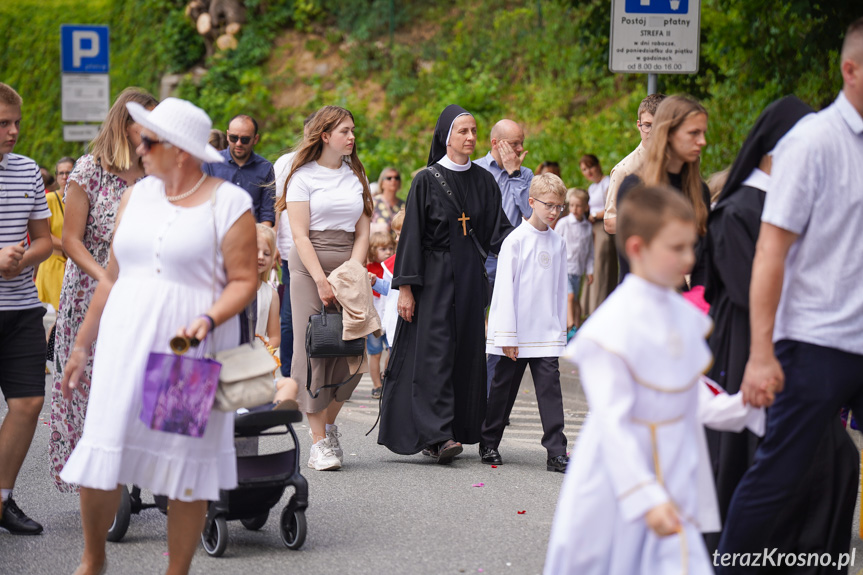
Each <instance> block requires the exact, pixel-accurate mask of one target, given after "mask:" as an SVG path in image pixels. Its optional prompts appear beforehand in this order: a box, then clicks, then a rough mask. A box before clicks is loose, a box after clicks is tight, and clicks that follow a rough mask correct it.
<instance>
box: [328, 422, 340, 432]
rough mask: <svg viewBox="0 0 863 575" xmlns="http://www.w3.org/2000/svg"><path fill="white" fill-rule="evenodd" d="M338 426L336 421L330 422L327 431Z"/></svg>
mask: <svg viewBox="0 0 863 575" xmlns="http://www.w3.org/2000/svg"><path fill="white" fill-rule="evenodd" d="M336 427H338V426H337V425H336V424H335V423H333V424H330V423H328V424H327V433H329V432H330V431H331V430H333V429H335V428H336Z"/></svg>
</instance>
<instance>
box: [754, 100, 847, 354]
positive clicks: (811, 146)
mask: <svg viewBox="0 0 863 575" xmlns="http://www.w3.org/2000/svg"><path fill="white" fill-rule="evenodd" d="M861 182H863V118H861V115H860V113H859V112H858V111H857V110H856V109H855V108H854V107H853V106H852V105H851V103H850V102H849V101H848V100H847V98H846V97H845V95H844V94H840V95H839V97H838V98H836V101H835V102H834V103H833V104H832V105H830V106H829V107H827V108H825V109H824V110H822V111H821V112H819V113H818V114H812V115H809V116H806V117H805V118H804V119H802V120H801V121H800V122H798V123H797V125H796V126H794V128H792V129H791V131H790V132H788V133H787V134H786V135H785V137H783V138H782V139H781V140H780V141H779V144H777V146H776V149H775V151H774V153H773V169H772V171H771V176H770V184H769V189H768V190H767V198H766V200H765V203H764V212H763V213H762V215H761V220H762V221H764V222H767V223H769V224H772V225H774V226H777V227H779V228H782V229H784V230H788V231H790V232H794V233H795V234H799V237H798V238H797V241H796V242H794V244H793V245H792V246H791V249H790V250H789V252H788V256H787V258H786V260H785V278H784V281H783V284H782V298H781V299H780V301H779V308H778V309H777V311H776V325H775V328H774V331H773V340H774V341H779V340H781V339H791V340H795V341H801V342H806V343H812V344H815V345H820V346H824V347H830V348H834V349H839V350H842V351H846V352H850V353H855V354H863V290H861V289H860V278H863V258H861V257H860V230H861V229H863V185H861Z"/></svg>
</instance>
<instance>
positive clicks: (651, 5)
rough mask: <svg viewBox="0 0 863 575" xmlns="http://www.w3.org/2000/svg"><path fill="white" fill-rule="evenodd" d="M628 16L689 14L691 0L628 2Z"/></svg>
mask: <svg viewBox="0 0 863 575" xmlns="http://www.w3.org/2000/svg"><path fill="white" fill-rule="evenodd" d="M626 12H627V14H688V13H689V0H626Z"/></svg>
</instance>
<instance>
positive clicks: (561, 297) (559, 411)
mask: <svg viewBox="0 0 863 575" xmlns="http://www.w3.org/2000/svg"><path fill="white" fill-rule="evenodd" d="M565 197H566V186H565V185H564V184H563V181H562V180H561V179H560V178H559V177H557V176H555V175H554V174H550V173H548V174H542V175H540V176H534V178H533V181H532V182H531V184H530V198H529V199H528V202H529V203H530V207H531V209H532V210H533V213H532V214H531V216H530V219H528V220H527V224H526V225H522V226H519V227H517V228H516V229H515V231H513V232H512V233H510V234H509V236H507V238H506V239H505V240H504V242H503V245H502V246H501V249H500V254H499V255H498V262H497V278H496V280H495V287H494V295H493V296H492V299H491V309H490V311H489V316H488V336H487V339H486V353H488V354H490V355H499V356H506V357H501V358H500V361H498V362H497V365H496V366H495V369H494V373H493V374H492V378H491V386H490V389H489V394H488V406H487V408H486V416H485V422H484V423H483V426H482V435H481V441H480V444H479V454H480V457H481V458H482V462H483V463H488V464H493V465H500V464H501V463H502V462H503V461H502V458H501V456H500V453H499V452H498V447H499V445H500V440H501V438H502V437H503V431H504V428H505V427H506V422H507V420H508V419H509V414H510V412H511V411H512V406H513V404H514V403H515V398H516V396H517V395H518V388H519V385H520V384H521V379H522V377H523V376H524V370H525V369H526V368H527V366H528V365H530V373H531V376H532V377H533V384H534V388H535V390H536V402H537V405H538V406H539V416H540V419H541V420H542V431H543V435H542V446H543V447H545V449H546V451H548V460H547V462H546V469H548V470H549V471H559V472H564V471H566V464H567V462H568V461H569V460H568V458H567V456H566V436H565V435H564V434H563V398H562V397H561V393H560V371H559V369H558V360H557V358H558V357H559V356H560V354H561V353H562V352H563V350H564V347H565V345H566V281H567V280H566V246H565V245H564V241H563V238H562V237H560V236H559V235H558V234H556V233H554V230H552V229H551V225H552V224H554V222H555V220H556V219H557V216H558V215H560V212H561V211H562V210H563V208H564V201H565Z"/></svg>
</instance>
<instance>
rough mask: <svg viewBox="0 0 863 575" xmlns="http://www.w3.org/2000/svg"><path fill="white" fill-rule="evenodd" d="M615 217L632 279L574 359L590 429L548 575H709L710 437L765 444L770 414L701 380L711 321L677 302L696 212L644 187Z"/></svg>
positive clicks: (567, 493)
mask: <svg viewBox="0 0 863 575" xmlns="http://www.w3.org/2000/svg"><path fill="white" fill-rule="evenodd" d="M618 207H619V210H618V218H617V235H616V237H615V240H616V241H617V247H618V250H620V252H621V253H625V254H626V257H627V259H628V260H629V262H630V264H631V270H632V273H630V274H629V275H627V277H626V279H625V280H624V281H623V282H622V283H621V284H620V286H618V287H617V289H615V290H614V292H613V293H612V294H611V295H610V296H609V298H608V299H607V300H606V301H605V303H603V305H602V306H600V307H599V308H598V309H597V311H596V312H594V314H593V315H592V316H591V317H590V318H589V319H588V320H587V321H586V322H585V324H584V326H583V327H582V328H581V329H579V331H578V335H576V336H575V339H574V340H573V342H572V343H571V344H570V345H569V346H568V348H567V352H566V356H567V357H571V358H572V359H573V360H574V361H575V362H576V363H577V364H578V368H579V373H580V378H581V384H582V387H583V389H584V392H585V395H586V396H587V400H588V402H589V405H590V415H589V416H588V418H587V420H586V422H585V424H584V427H583V428H582V430H581V433H580V434H579V436H578V442H577V444H576V447H575V450H574V452H573V456H572V461H571V463H570V465H569V468H568V470H567V472H566V477H565V478H564V482H563V486H562V487H561V492H560V499H559V501H558V505H557V511H556V513H555V517H554V523H553V525H552V532H551V539H550V541H549V547H548V553H547V555H546V562H545V574H546V575H557V574H561V573H578V574H579V575H631V574H633V573H689V574H691V575H712V574H713V573H714V570H713V565H712V561H711V558H710V557H709V556H708V554H707V549H706V547H705V545H704V540H703V538H702V532H711V531H718V530H719V528H720V524H719V513H718V508H717V504H716V492H715V488H714V485H713V475H712V472H711V469H710V459H709V456H708V453H707V442H706V439H705V434H704V427H703V426H704V425H708V426H710V427H712V428H715V429H721V430H725V431H741V430H742V429H743V428H744V427H749V428H750V429H751V430H752V431H753V432H754V433H756V434H757V435H762V434H763V431H764V414H763V411H762V410H755V409H753V408H752V407H751V406H750V407H746V406H744V404H743V398H742V396H741V395H740V394H735V395H733V396H731V395H728V394H725V393H723V392H722V390H721V388H719V387H718V386H709V385H708V384H707V382H705V381H704V380H703V379H701V373H703V371H704V370H705V369H706V368H707V367H708V366H709V364H710V362H711V356H710V350H709V349H708V347H707V343H706V341H705V338H706V336H707V334H708V332H709V331H710V329H711V321H710V319H709V318H708V317H707V316H705V315H703V314H702V313H701V312H700V311H699V310H698V309H697V308H696V307H695V306H693V305H692V304H690V303H689V302H687V301H686V300H684V299H683V298H682V297H681V296H680V295H679V294H678V293H677V292H676V291H675V288H676V287H677V286H679V285H680V284H681V283H682V281H683V276H684V275H685V274H687V273H689V271H690V270H691V268H692V265H693V263H694V262H695V251H694V247H695V242H696V239H697V237H698V234H697V232H696V227H695V213H694V211H693V209H692V205H691V204H690V203H689V202H688V201H687V200H686V199H685V198H684V197H683V196H681V195H680V194H679V193H678V192H676V191H674V190H672V189H671V188H668V187H648V188H644V187H640V188H636V189H633V190H632V191H631V192H630V193H629V194H627V195H626V197H625V198H624V199H623V200H622V201H621V202H620V205H619V206H618Z"/></svg>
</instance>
